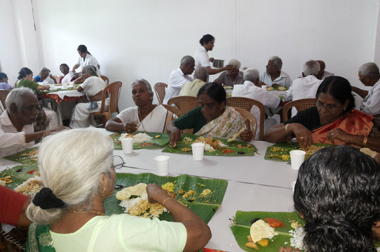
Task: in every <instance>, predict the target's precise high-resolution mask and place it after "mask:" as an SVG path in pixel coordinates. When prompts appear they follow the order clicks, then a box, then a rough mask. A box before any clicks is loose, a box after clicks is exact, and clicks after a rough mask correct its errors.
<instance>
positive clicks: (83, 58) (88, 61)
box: [72, 45, 100, 74]
mask: <svg viewBox="0 0 380 252" xmlns="http://www.w3.org/2000/svg"><path fill="white" fill-rule="evenodd" d="M77 50H78V53H79V56H80V57H79V59H78V63H77V64H75V66H74V67H73V69H72V71H73V72H75V70H76V69H77V68H78V67H84V66H88V65H92V66H94V67H95V68H96V72H97V74H100V66H99V63H98V61H97V60H96V59H95V58H94V56H92V55H91V53H90V52H89V51H87V47H86V46H85V45H79V46H78V49H77Z"/></svg>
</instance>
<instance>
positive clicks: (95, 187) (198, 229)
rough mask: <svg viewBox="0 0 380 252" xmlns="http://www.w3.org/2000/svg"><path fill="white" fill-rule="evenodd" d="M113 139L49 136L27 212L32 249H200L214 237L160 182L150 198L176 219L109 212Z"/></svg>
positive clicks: (88, 132)
mask: <svg viewBox="0 0 380 252" xmlns="http://www.w3.org/2000/svg"><path fill="white" fill-rule="evenodd" d="M57 143H59V144H58V145H57ZM112 153H113V142H112V139H110V138H109V137H108V136H105V135H104V134H103V133H101V132H99V131H96V130H92V129H75V130H71V131H63V132H62V133H58V134H55V135H52V136H49V137H47V138H45V139H44V140H43V141H42V144H41V146H40V148H39V154H38V167H39V173H40V175H41V179H42V184H43V186H44V187H43V188H42V189H41V190H40V192H38V193H37V194H36V195H35V197H34V198H33V200H32V203H31V204H30V205H29V207H28V208H27V210H26V215H27V217H28V218H29V219H30V220H31V221H32V222H33V224H32V225H31V226H30V228H29V235H28V244H27V246H28V250H29V251H42V252H44V251H94V252H95V251H113V252H118V251H198V250H199V249H201V248H203V246H204V245H205V244H206V243H207V242H208V241H209V240H210V238H211V232H210V229H209V227H208V226H207V224H206V223H205V222H204V221H203V220H202V219H201V218H200V217H199V216H197V215H196V214H195V213H194V212H192V211H191V210H190V209H188V208H186V207H185V206H183V205H182V204H180V203H179V202H177V201H176V200H174V199H172V198H171V197H170V196H169V195H168V194H167V193H166V192H165V191H164V190H162V188H161V187H160V186H158V185H155V184H150V185H148V186H147V188H146V190H147V193H148V198H149V201H150V202H155V203H156V202H157V203H160V204H161V205H164V206H165V207H166V208H167V209H168V210H169V211H170V213H171V214H172V216H173V218H174V220H175V222H167V221H160V220H158V219H153V220H151V219H146V218H139V217H136V216H131V215H128V214H114V215H111V216H106V215H105V208H104V200H105V199H106V198H108V197H110V196H111V195H113V192H114V185H115V177H116V174H115V168H114V167H113V164H112V161H113V157H112Z"/></svg>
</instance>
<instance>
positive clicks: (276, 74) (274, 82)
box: [260, 56, 292, 88]
mask: <svg viewBox="0 0 380 252" xmlns="http://www.w3.org/2000/svg"><path fill="white" fill-rule="evenodd" d="M281 69H282V60H281V59H280V58H279V57H277V56H273V57H271V58H270V59H269V61H268V65H267V66H266V72H263V73H261V74H260V81H261V82H264V84H265V85H267V86H268V87H272V86H273V87H276V86H283V87H287V88H289V87H290V85H291V84H292V80H291V79H290V77H289V75H288V74H287V73H285V72H283V71H281Z"/></svg>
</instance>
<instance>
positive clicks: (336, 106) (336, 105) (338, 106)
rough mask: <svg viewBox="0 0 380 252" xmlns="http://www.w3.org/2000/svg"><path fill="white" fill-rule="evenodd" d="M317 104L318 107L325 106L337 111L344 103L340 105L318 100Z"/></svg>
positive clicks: (331, 110)
mask: <svg viewBox="0 0 380 252" xmlns="http://www.w3.org/2000/svg"><path fill="white" fill-rule="evenodd" d="M315 106H316V107H317V108H318V109H322V108H325V109H326V110H328V111H330V112H335V111H337V110H338V109H339V108H340V107H341V106H342V105H340V104H323V103H322V102H320V101H317V102H316V103H315Z"/></svg>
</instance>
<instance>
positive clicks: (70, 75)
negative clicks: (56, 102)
mask: <svg viewBox="0 0 380 252" xmlns="http://www.w3.org/2000/svg"><path fill="white" fill-rule="evenodd" d="M72 78H74V73H73V72H71V71H70V72H69V73H68V74H66V75H65V76H64V77H63V78H62V80H61V83H62V84H65V83H69V82H70V81H71V79H72Z"/></svg>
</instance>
